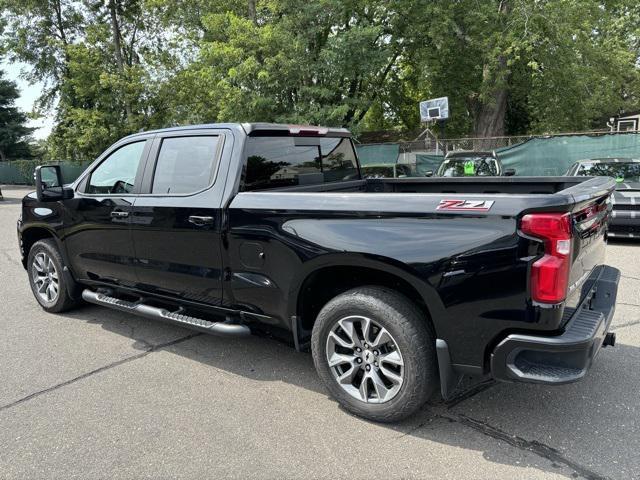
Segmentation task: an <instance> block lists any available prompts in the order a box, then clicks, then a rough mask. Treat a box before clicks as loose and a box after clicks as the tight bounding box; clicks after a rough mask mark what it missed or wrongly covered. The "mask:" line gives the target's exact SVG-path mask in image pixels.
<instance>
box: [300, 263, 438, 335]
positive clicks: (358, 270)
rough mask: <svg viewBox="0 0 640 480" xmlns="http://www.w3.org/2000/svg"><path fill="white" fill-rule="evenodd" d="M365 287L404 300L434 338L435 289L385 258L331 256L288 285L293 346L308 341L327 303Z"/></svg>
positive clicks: (436, 318)
mask: <svg viewBox="0 0 640 480" xmlns="http://www.w3.org/2000/svg"><path fill="white" fill-rule="evenodd" d="M329 257H331V258H329ZM365 285H372V286H383V287H388V288H391V289H393V290H395V291H398V292H399V293H401V294H403V295H405V296H406V297H408V298H409V299H410V300H412V301H413V302H414V303H415V304H416V305H417V306H418V308H419V309H420V310H421V311H422V312H423V313H424V317H425V321H426V322H427V324H428V325H430V328H431V329H432V330H433V333H434V334H435V335H437V332H438V330H439V329H438V319H439V318H441V312H442V310H443V306H442V302H441V301H440V298H439V296H438V294H437V292H436V291H435V289H434V288H433V287H432V286H431V285H430V284H428V283H427V282H426V281H424V280H422V279H421V278H419V277H418V276H417V275H416V273H415V272H414V271H412V270H411V269H410V267H408V266H407V265H406V264H403V263H401V262H397V261H394V260H393V259H388V258H381V257H376V258H372V256H368V255H349V254H335V255H328V256H323V257H322V261H319V262H316V263H314V264H309V265H307V266H306V268H305V269H304V270H303V271H302V272H301V273H300V274H299V275H298V276H297V277H296V279H295V280H294V281H293V282H292V287H291V290H290V292H289V302H288V312H289V316H290V318H291V319H292V327H293V334H294V340H295V342H296V345H303V344H305V343H306V342H307V341H308V338H309V336H310V332H311V329H312V328H313V324H314V323H315V320H316V317H317V315H318V313H319V312H320V310H321V309H322V307H323V306H324V305H326V303H327V302H328V301H329V300H331V299H332V298H334V297H335V296H337V295H339V294H340V293H343V292H345V291H347V290H350V289H352V288H355V287H358V286H365Z"/></svg>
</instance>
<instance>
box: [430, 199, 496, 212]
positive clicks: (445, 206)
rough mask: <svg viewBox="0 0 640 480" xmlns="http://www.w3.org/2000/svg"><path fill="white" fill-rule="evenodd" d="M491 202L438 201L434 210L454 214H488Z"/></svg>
mask: <svg viewBox="0 0 640 480" xmlns="http://www.w3.org/2000/svg"><path fill="white" fill-rule="evenodd" d="M492 205H493V200H440V204H439V205H438V208H436V210H449V211H455V212H488V211H489V209H490V208H491V206H492Z"/></svg>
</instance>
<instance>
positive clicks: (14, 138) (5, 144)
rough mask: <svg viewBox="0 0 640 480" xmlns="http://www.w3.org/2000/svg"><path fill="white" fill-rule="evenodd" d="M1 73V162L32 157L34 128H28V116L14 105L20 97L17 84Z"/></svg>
mask: <svg viewBox="0 0 640 480" xmlns="http://www.w3.org/2000/svg"><path fill="white" fill-rule="evenodd" d="M3 76H4V72H2V71H0V160H7V159H11V158H20V157H23V158H24V157H26V158H28V157H30V156H31V148H30V146H29V143H28V141H29V135H30V134H31V132H32V131H33V129H32V128H29V127H27V126H26V122H27V116H26V114H24V113H23V112H21V111H20V110H18V109H17V108H16V107H15V105H14V103H15V101H16V99H17V98H18V97H19V96H20V93H19V92H18V88H17V87H16V84H15V82H12V81H9V80H6V79H4V78H3Z"/></svg>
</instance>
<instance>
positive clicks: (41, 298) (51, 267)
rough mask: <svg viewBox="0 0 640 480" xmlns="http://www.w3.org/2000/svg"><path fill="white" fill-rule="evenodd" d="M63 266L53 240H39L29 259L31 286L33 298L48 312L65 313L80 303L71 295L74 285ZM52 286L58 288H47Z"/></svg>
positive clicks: (33, 247) (34, 245)
mask: <svg viewBox="0 0 640 480" xmlns="http://www.w3.org/2000/svg"><path fill="white" fill-rule="evenodd" d="M63 265H64V263H63V261H62V257H61V256H60V252H59V251H58V247H57V246H56V243H55V241H54V240H53V239H49V238H48V239H45V240H39V241H38V242H36V243H34V244H33V246H32V247H31V250H29V256H28V258H27V273H28V275H29V285H30V286H31V291H32V292H33V296H34V297H35V298H36V300H37V301H38V303H39V304H40V306H41V307H42V308H43V309H44V310H46V311H47V312H51V313H60V312H64V311H67V310H70V309H72V308H73V307H75V306H77V305H78V303H79V302H77V301H75V300H73V299H72V298H71V297H70V295H69V292H70V291H71V290H72V289H73V288H74V285H70V284H69V276H68V275H65V274H64V272H63V268H64V267H63ZM47 282H48V283H47ZM52 284H55V285H57V288H55V289H53V288H52V289H49V288H48V287H47V285H52ZM54 290H55V295H54V294H53V293H54Z"/></svg>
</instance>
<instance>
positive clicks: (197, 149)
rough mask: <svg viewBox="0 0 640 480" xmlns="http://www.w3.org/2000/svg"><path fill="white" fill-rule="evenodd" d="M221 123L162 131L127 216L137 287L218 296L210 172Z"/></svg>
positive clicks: (217, 212) (215, 201)
mask: <svg viewBox="0 0 640 480" xmlns="http://www.w3.org/2000/svg"><path fill="white" fill-rule="evenodd" d="M224 139H225V134H224V131H221V130H213V129H203V130H193V131H188V130H180V131H177V132H167V133H165V134H160V135H159V136H158V137H157V138H156V139H155V141H154V146H153V147H152V149H151V153H150V156H149V160H148V165H147V167H146V169H145V178H144V180H143V191H142V192H141V195H140V196H139V197H138V198H137V199H136V204H135V206H134V208H133V215H132V218H131V225H132V234H133V241H134V246H135V251H136V257H137V271H138V278H139V281H140V285H139V286H140V288H141V289H143V290H146V291H149V292H151V293H155V294H161V295H165V296H171V297H180V298H183V299H186V300H191V301H194V302H200V303H206V304H209V305H214V306H219V305H220V304H221V300H222V275H223V266H222V252H221V246H222V245H221V241H222V236H221V231H222V230H221V229H222V209H221V199H222V190H223V188H224V179H221V178H216V173H217V169H218V166H219V163H220V158H221V156H222V155H223V152H224V155H225V157H226V156H227V154H230V148H231V144H232V142H229V147H228V148H226V151H225V142H224Z"/></svg>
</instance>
